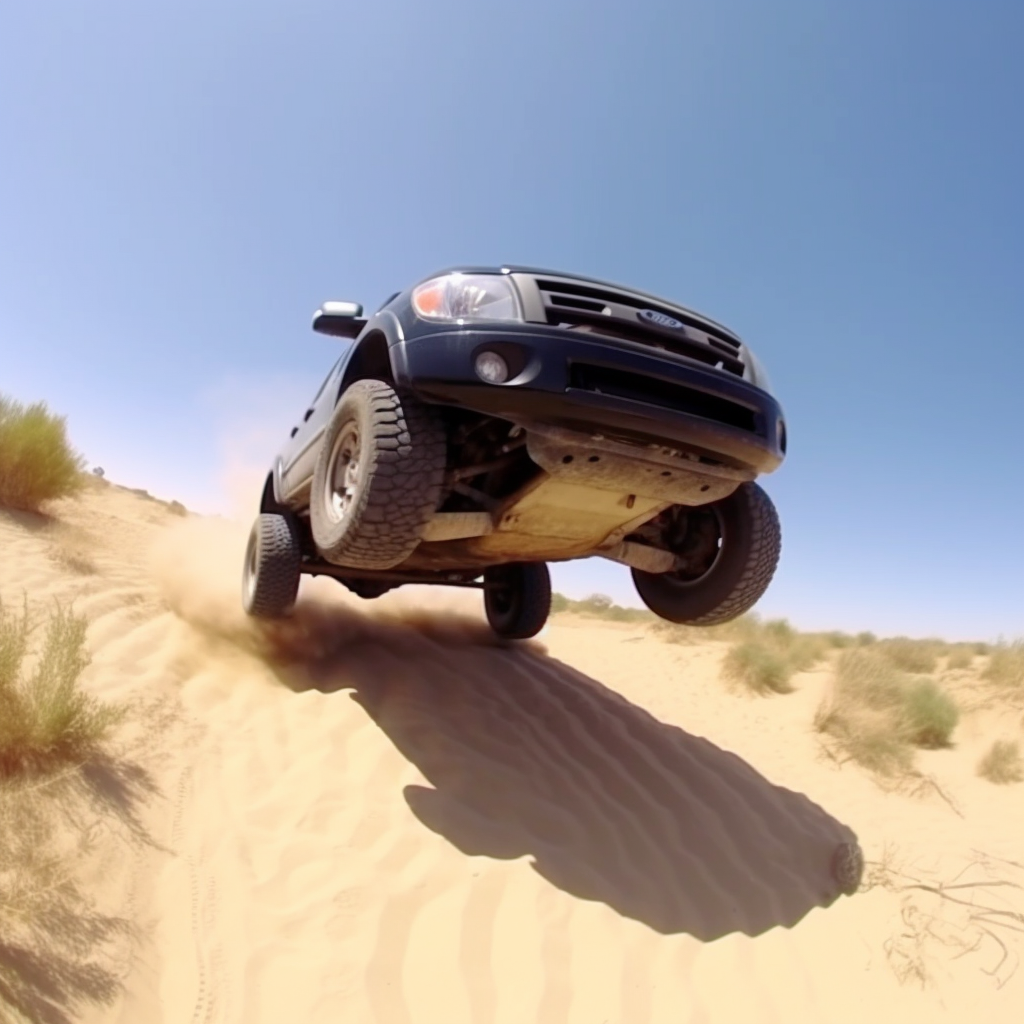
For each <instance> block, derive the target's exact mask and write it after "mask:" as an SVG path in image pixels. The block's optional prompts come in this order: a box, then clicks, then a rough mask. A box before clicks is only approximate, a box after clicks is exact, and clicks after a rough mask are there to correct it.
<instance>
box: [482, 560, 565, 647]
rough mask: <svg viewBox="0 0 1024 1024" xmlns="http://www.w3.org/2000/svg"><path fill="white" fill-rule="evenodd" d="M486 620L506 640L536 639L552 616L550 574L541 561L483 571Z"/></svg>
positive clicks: (494, 566)
mask: <svg viewBox="0 0 1024 1024" xmlns="http://www.w3.org/2000/svg"><path fill="white" fill-rule="evenodd" d="M484 608H485V610H486V612H487V621H488V622H489V623H490V625H491V629H493V630H494V632H495V633H497V634H498V636H500V637H502V638H504V639H506V640H528V639H529V638H530V637H532V636H536V635H537V634H538V633H539V632H540V631H541V630H542V629H543V628H544V623H546V622H547V621H548V615H550V613H551V574H550V573H549V572H548V567H547V564H546V563H544V562H511V563H509V564H507V565H492V566H490V567H489V568H487V569H485V570H484Z"/></svg>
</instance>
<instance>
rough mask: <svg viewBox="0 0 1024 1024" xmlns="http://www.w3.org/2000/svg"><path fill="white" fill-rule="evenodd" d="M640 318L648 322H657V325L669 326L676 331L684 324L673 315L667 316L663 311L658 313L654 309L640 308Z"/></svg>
mask: <svg viewBox="0 0 1024 1024" xmlns="http://www.w3.org/2000/svg"><path fill="white" fill-rule="evenodd" d="M640 319H641V320H646V321H647V322H648V323H652V324H657V325H658V326H659V327H671V328H672V329H673V330H676V331H678V330H679V329H680V328H681V327H683V326H684V325H683V324H681V323H680V322H679V321H678V320H676V319H675V318H674V317H671V316H667V315H666V314H665V313H659V312H658V311H657V310H656V309H641V310H640Z"/></svg>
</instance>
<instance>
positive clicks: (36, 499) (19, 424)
mask: <svg viewBox="0 0 1024 1024" xmlns="http://www.w3.org/2000/svg"><path fill="white" fill-rule="evenodd" d="M84 467H85V460H84V459H83V458H82V456H81V455H79V454H78V453H77V452H76V451H75V450H74V449H73V448H72V447H71V444H70V442H69V441H68V437H67V426H66V422H65V419H64V417H63V416H55V415H53V414H52V413H50V412H49V411H48V409H47V407H46V404H45V403H43V402H37V403H35V404H34V405H29V406H25V405H22V404H21V403H20V402H15V401H14V400H13V399H10V398H7V397H6V396H4V395H0V505H3V506H5V507H7V508H13V509H18V510H20V511H24V512H38V511H39V510H40V509H41V507H42V506H43V505H44V504H45V503H46V502H48V501H53V500H54V499H56V498H64V497H68V496H70V495H74V494H77V493H78V492H79V491H80V490H81V489H82V488H83V487H84V486H85V483H86V481H85V477H84V475H83V472H82V471H83V469H84Z"/></svg>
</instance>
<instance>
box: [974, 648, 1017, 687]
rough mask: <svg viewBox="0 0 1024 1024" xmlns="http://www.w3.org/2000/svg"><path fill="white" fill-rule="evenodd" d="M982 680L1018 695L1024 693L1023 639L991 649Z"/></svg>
mask: <svg viewBox="0 0 1024 1024" xmlns="http://www.w3.org/2000/svg"><path fill="white" fill-rule="evenodd" d="M982 678H983V679H985V680H986V681H988V682H990V683H994V684H995V685H996V686H998V687H1000V688H1001V689H1004V690H1009V691H1012V692H1014V693H1016V694H1018V695H1019V694H1020V693H1021V692H1022V691H1024V639H1020V640H1014V641H1013V642H1012V643H1000V644H996V645H995V646H994V647H992V648H991V649H990V652H989V659H988V664H987V665H986V666H985V671H984V672H983V673H982Z"/></svg>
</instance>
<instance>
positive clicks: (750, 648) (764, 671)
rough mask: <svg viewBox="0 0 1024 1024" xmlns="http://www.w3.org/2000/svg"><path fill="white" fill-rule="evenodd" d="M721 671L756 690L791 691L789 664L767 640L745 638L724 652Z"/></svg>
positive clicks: (758, 691) (733, 679) (764, 692)
mask: <svg viewBox="0 0 1024 1024" xmlns="http://www.w3.org/2000/svg"><path fill="white" fill-rule="evenodd" d="M722 671H723V673H724V674H725V676H726V678H727V679H731V680H732V681H733V682H736V683H740V684H742V685H743V686H745V687H747V688H748V689H749V690H752V691H753V692H754V693H758V694H768V693H792V692H793V684H792V683H791V682H790V679H792V677H793V669H792V666H791V665H790V663H789V662H788V661H786V658H785V656H784V655H782V654H781V653H780V652H779V651H778V650H775V649H773V648H772V647H771V646H769V645H768V644H766V643H764V642H762V641H757V640H745V641H743V643H739V644H736V645H735V646H734V647H732V648H731V649H730V650H729V653H728V654H727V655H726V656H725V661H724V662H723V665H722Z"/></svg>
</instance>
